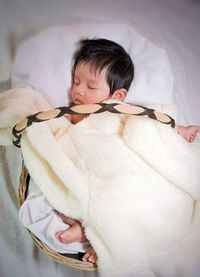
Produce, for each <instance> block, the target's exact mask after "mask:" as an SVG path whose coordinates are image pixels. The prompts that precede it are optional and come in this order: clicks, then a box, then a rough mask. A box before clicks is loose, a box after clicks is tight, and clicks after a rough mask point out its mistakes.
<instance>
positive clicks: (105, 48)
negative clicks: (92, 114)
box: [72, 38, 134, 95]
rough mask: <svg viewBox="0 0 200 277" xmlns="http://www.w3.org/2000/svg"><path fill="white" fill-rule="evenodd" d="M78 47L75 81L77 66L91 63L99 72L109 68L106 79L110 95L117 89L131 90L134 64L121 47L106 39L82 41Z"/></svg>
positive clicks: (73, 68)
mask: <svg viewBox="0 0 200 277" xmlns="http://www.w3.org/2000/svg"><path fill="white" fill-rule="evenodd" d="M78 45H79V47H78V49H77V51H76V52H75V53H74V62H73V66H72V79H74V73H75V70H76V67H77V65H79V64H81V63H87V62H90V63H91V66H92V67H94V69H95V70H96V71H98V72H101V71H102V70H103V69H104V68H107V73H106V77H107V82H108V85H109V87H110V95H112V94H113V93H114V92H115V91H116V90H117V89H121V88H124V89H126V90H127V91H128V90H129V88H130V85H131V82H132V80H133V77H134V64H133V61H132V59H131V57H130V56H129V54H128V53H127V52H126V51H125V49H124V48H123V47H122V46H121V45H119V44H118V43H116V42H114V41H111V40H108V39H104V38H99V39H95V38H94V39H82V40H80V41H79V43H78Z"/></svg>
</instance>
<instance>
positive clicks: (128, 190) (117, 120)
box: [0, 89, 200, 277]
mask: <svg viewBox="0 0 200 277" xmlns="http://www.w3.org/2000/svg"><path fill="white" fill-rule="evenodd" d="M27 90H28V91H27ZM49 108H50V107H49V105H48V104H47V103H46V101H45V100H44V99H42V97H41V96H40V95H39V94H38V93H37V92H35V91H33V90H30V89H18V90H11V91H7V92H5V93H3V94H1V96H0V116H1V124H0V128H1V130H0V131H1V133H0V142H1V144H9V143H10V142H11V140H10V139H11V136H10V134H9V133H10V128H11V126H13V125H14V123H16V122H17V121H18V120H19V118H20V117H22V116H27V115H29V114H32V113H35V112H37V111H41V110H45V109H49ZM21 150H22V154H23V157H24V160H25V163H26V166H27V168H28V170H29V172H30V174H31V176H32V178H33V179H34V181H35V182H36V183H37V185H38V187H39V188H40V189H41V191H42V192H43V193H44V195H45V196H46V197H47V199H48V201H49V202H50V203H51V204H52V206H53V207H54V208H55V209H57V210H58V211H60V212H62V213H65V214H66V215H68V216H71V217H73V218H76V219H78V220H80V221H81V222H82V223H83V225H84V227H85V232H86V235H87V237H88V239H89V240H90V242H91V244H92V245H93V247H94V248H95V250H96V252H97V255H98V266H99V271H100V273H101V274H102V276H109V277H110V276H113V277H115V276H120V277H121V276H123V277H124V276H150V275H149V271H148V270H149V268H150V267H152V266H153V263H154V262H155V263H156V259H157V257H160V256H162V255H166V254H167V255H168V254H170V253H173V251H175V250H176V249H177V247H179V245H180V244H181V242H182V241H183V240H184V238H185V237H186V235H187V233H188V232H189V231H190V228H191V224H192V221H193V217H194V215H195V203H196V200H197V199H199V196H200V172H199V164H200V143H199V141H198V140H196V142H195V143H193V144H189V143H187V142H186V141H185V140H184V139H183V138H182V137H181V136H179V135H178V134H177V133H176V131H175V130H174V129H172V128H171V127H169V126H165V125H164V124H162V123H160V122H157V121H155V120H151V119H147V118H143V117H136V116H127V115H118V114H111V113H108V112H104V113H102V114H97V115H90V116H89V117H87V118H86V119H84V120H82V121H81V122H79V123H78V124H76V125H72V124H71V123H70V122H69V121H68V120H67V119H66V118H63V117H62V118H59V119H52V120H50V121H48V122H43V123H39V124H37V123H35V124H33V125H32V126H30V127H29V128H27V129H26V131H25V132H24V133H23V136H22V139H21ZM147 272H148V275H147ZM152 276H153V275H152Z"/></svg>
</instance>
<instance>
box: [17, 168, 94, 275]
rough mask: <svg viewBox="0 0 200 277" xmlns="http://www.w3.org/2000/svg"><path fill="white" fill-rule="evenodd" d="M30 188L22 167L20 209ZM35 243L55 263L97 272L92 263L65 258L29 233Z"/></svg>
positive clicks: (26, 171) (24, 169)
mask: <svg viewBox="0 0 200 277" xmlns="http://www.w3.org/2000/svg"><path fill="white" fill-rule="evenodd" d="M28 186H29V173H28V170H27V169H26V167H25V166H24V165H23V166H22V172H21V176H20V180H19V194H18V203H19V207H21V205H22V204H23V202H24V201H25V199H26V197H27V192H28ZM29 233H30V235H31V237H32V239H33V241H34V243H35V244H36V246H37V247H38V248H39V249H40V250H42V251H43V252H44V253H45V254H46V255H47V256H49V257H51V258H52V259H53V260H54V261H56V262H58V263H62V264H65V265H67V266H71V267H74V268H77V269H82V270H87V271H95V270H97V267H96V266H94V265H93V264H92V263H86V262H82V261H79V260H77V259H74V258H70V257H66V256H63V255H61V254H59V253H57V252H56V251H54V250H52V249H51V248H49V247H48V246H47V245H46V244H45V243H43V242H42V241H41V240H39V239H38V238H37V237H36V236H35V235H34V234H33V233H31V232H30V231H29Z"/></svg>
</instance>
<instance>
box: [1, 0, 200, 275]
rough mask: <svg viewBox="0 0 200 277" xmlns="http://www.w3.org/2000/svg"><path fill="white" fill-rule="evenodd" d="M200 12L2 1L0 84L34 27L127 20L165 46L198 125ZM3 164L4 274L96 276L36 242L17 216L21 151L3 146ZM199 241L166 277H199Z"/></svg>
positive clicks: (191, 6) (133, 1)
mask: <svg viewBox="0 0 200 277" xmlns="http://www.w3.org/2000/svg"><path fill="white" fill-rule="evenodd" d="M199 11H200V2H199V1H198V0H168V1H165V0H107V1H105V0H101V1H96V0H93V1H92V0H84V1H82V0H73V1H72V0H70V1H65V0H57V1H53V0H45V1H44V0H43V1H39V0H35V1H33V0H0V36H1V38H2V37H3V39H0V67H1V68H0V77H1V78H0V81H1V87H0V88H1V89H2V87H3V88H5V83H6V82H7V81H8V79H9V76H10V74H9V65H10V61H11V59H12V58H13V56H14V54H15V49H16V47H17V45H18V43H19V42H20V41H21V40H22V39H23V38H25V37H27V36H28V35H29V34H31V33H34V32H35V31H36V30H39V29H40V28H43V27H49V26H52V25H57V24H66V23H68V22H70V23H73V22H80V21H85V22H88V21H89V20H90V21H94V22H105V21H106V22H108V21H110V22H113V21H118V22H119V23H120V22H121V23H123V22H124V23H128V24H131V25H132V26H134V28H135V29H136V30H137V31H138V32H140V33H141V34H142V35H144V36H145V37H146V38H147V39H149V40H151V41H152V42H154V43H156V44H158V45H159V46H160V47H162V48H165V49H166V50H167V53H168V55H169V58H170V62H171V64H172V68H173V71H174V77H175V104H177V105H178V109H179V111H180V115H181V118H180V122H183V123H188V124H193V123H196V124H200V109H199V105H200V93H199V88H200V78H199V76H200V68H199V60H200V51H199V45H200V31H199V26H200V17H199ZM0 167H1V168H0V170H1V174H0V209H1V217H0V233H1V236H0V248H1V251H0V276H2V277H8V276H16V277H18V276H20V277H21V276H22V277H23V276H24V277H26V276H30V277H36V276H41V277H46V276H49V277H51V276H58V277H62V276H70V277H71V276H74V277H76V276H77V277H79V276H80V277H81V276H88V277H89V276H97V274H95V273H89V272H82V271H77V270H75V269H72V268H68V267H66V266H63V265H60V264H57V263H54V262H52V261H51V260H50V259H49V258H47V257H46V256H45V255H44V254H42V253H41V252H40V251H38V250H37V249H36V248H35V247H34V246H33V243H32V240H31V239H30V237H29V234H28V233H27V232H26V230H24V228H23V226H21V224H20V223H19V221H18V217H17V200H16V195H17V182H16V180H17V176H18V174H19V171H20V153H19V151H18V150H17V149H13V148H12V147H8V148H2V147H1V148H0ZM194 237H195V234H194ZM199 246H200V242H199V240H198V239H195V240H194V241H192V242H191V244H190V247H188V249H184V250H185V253H188V255H186V257H185V258H184V257H180V256H177V257H175V258H174V259H173V262H172V264H173V265H174V266H172V264H171V263H169V264H167V263H165V265H163V268H165V270H164V271H163V273H162V277H164V276H166V277H171V276H172V277H175V276H181V277H182V276H183V277H198V276H199V275H200V257H199V255H196V258H195V259H194V258H192V259H191V258H190V257H191V253H193V254H194V253H196V252H197V253H198V249H199V248H200V247H199ZM192 257H194V256H192ZM175 265H176V266H175ZM158 268H159V261H158ZM157 271H158V270H156V269H155V271H154V272H157ZM154 276H158V275H156V273H155V274H154ZM159 276H160V275H159ZM147 277H148V276H147Z"/></svg>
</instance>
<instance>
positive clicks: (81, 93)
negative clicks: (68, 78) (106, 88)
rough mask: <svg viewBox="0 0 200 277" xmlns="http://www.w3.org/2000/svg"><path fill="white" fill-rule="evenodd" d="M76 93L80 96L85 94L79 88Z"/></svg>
mask: <svg viewBox="0 0 200 277" xmlns="http://www.w3.org/2000/svg"><path fill="white" fill-rule="evenodd" d="M77 93H78V94H79V95H80V96H83V95H84V94H85V93H84V91H83V90H81V89H79V90H78V91H77Z"/></svg>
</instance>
